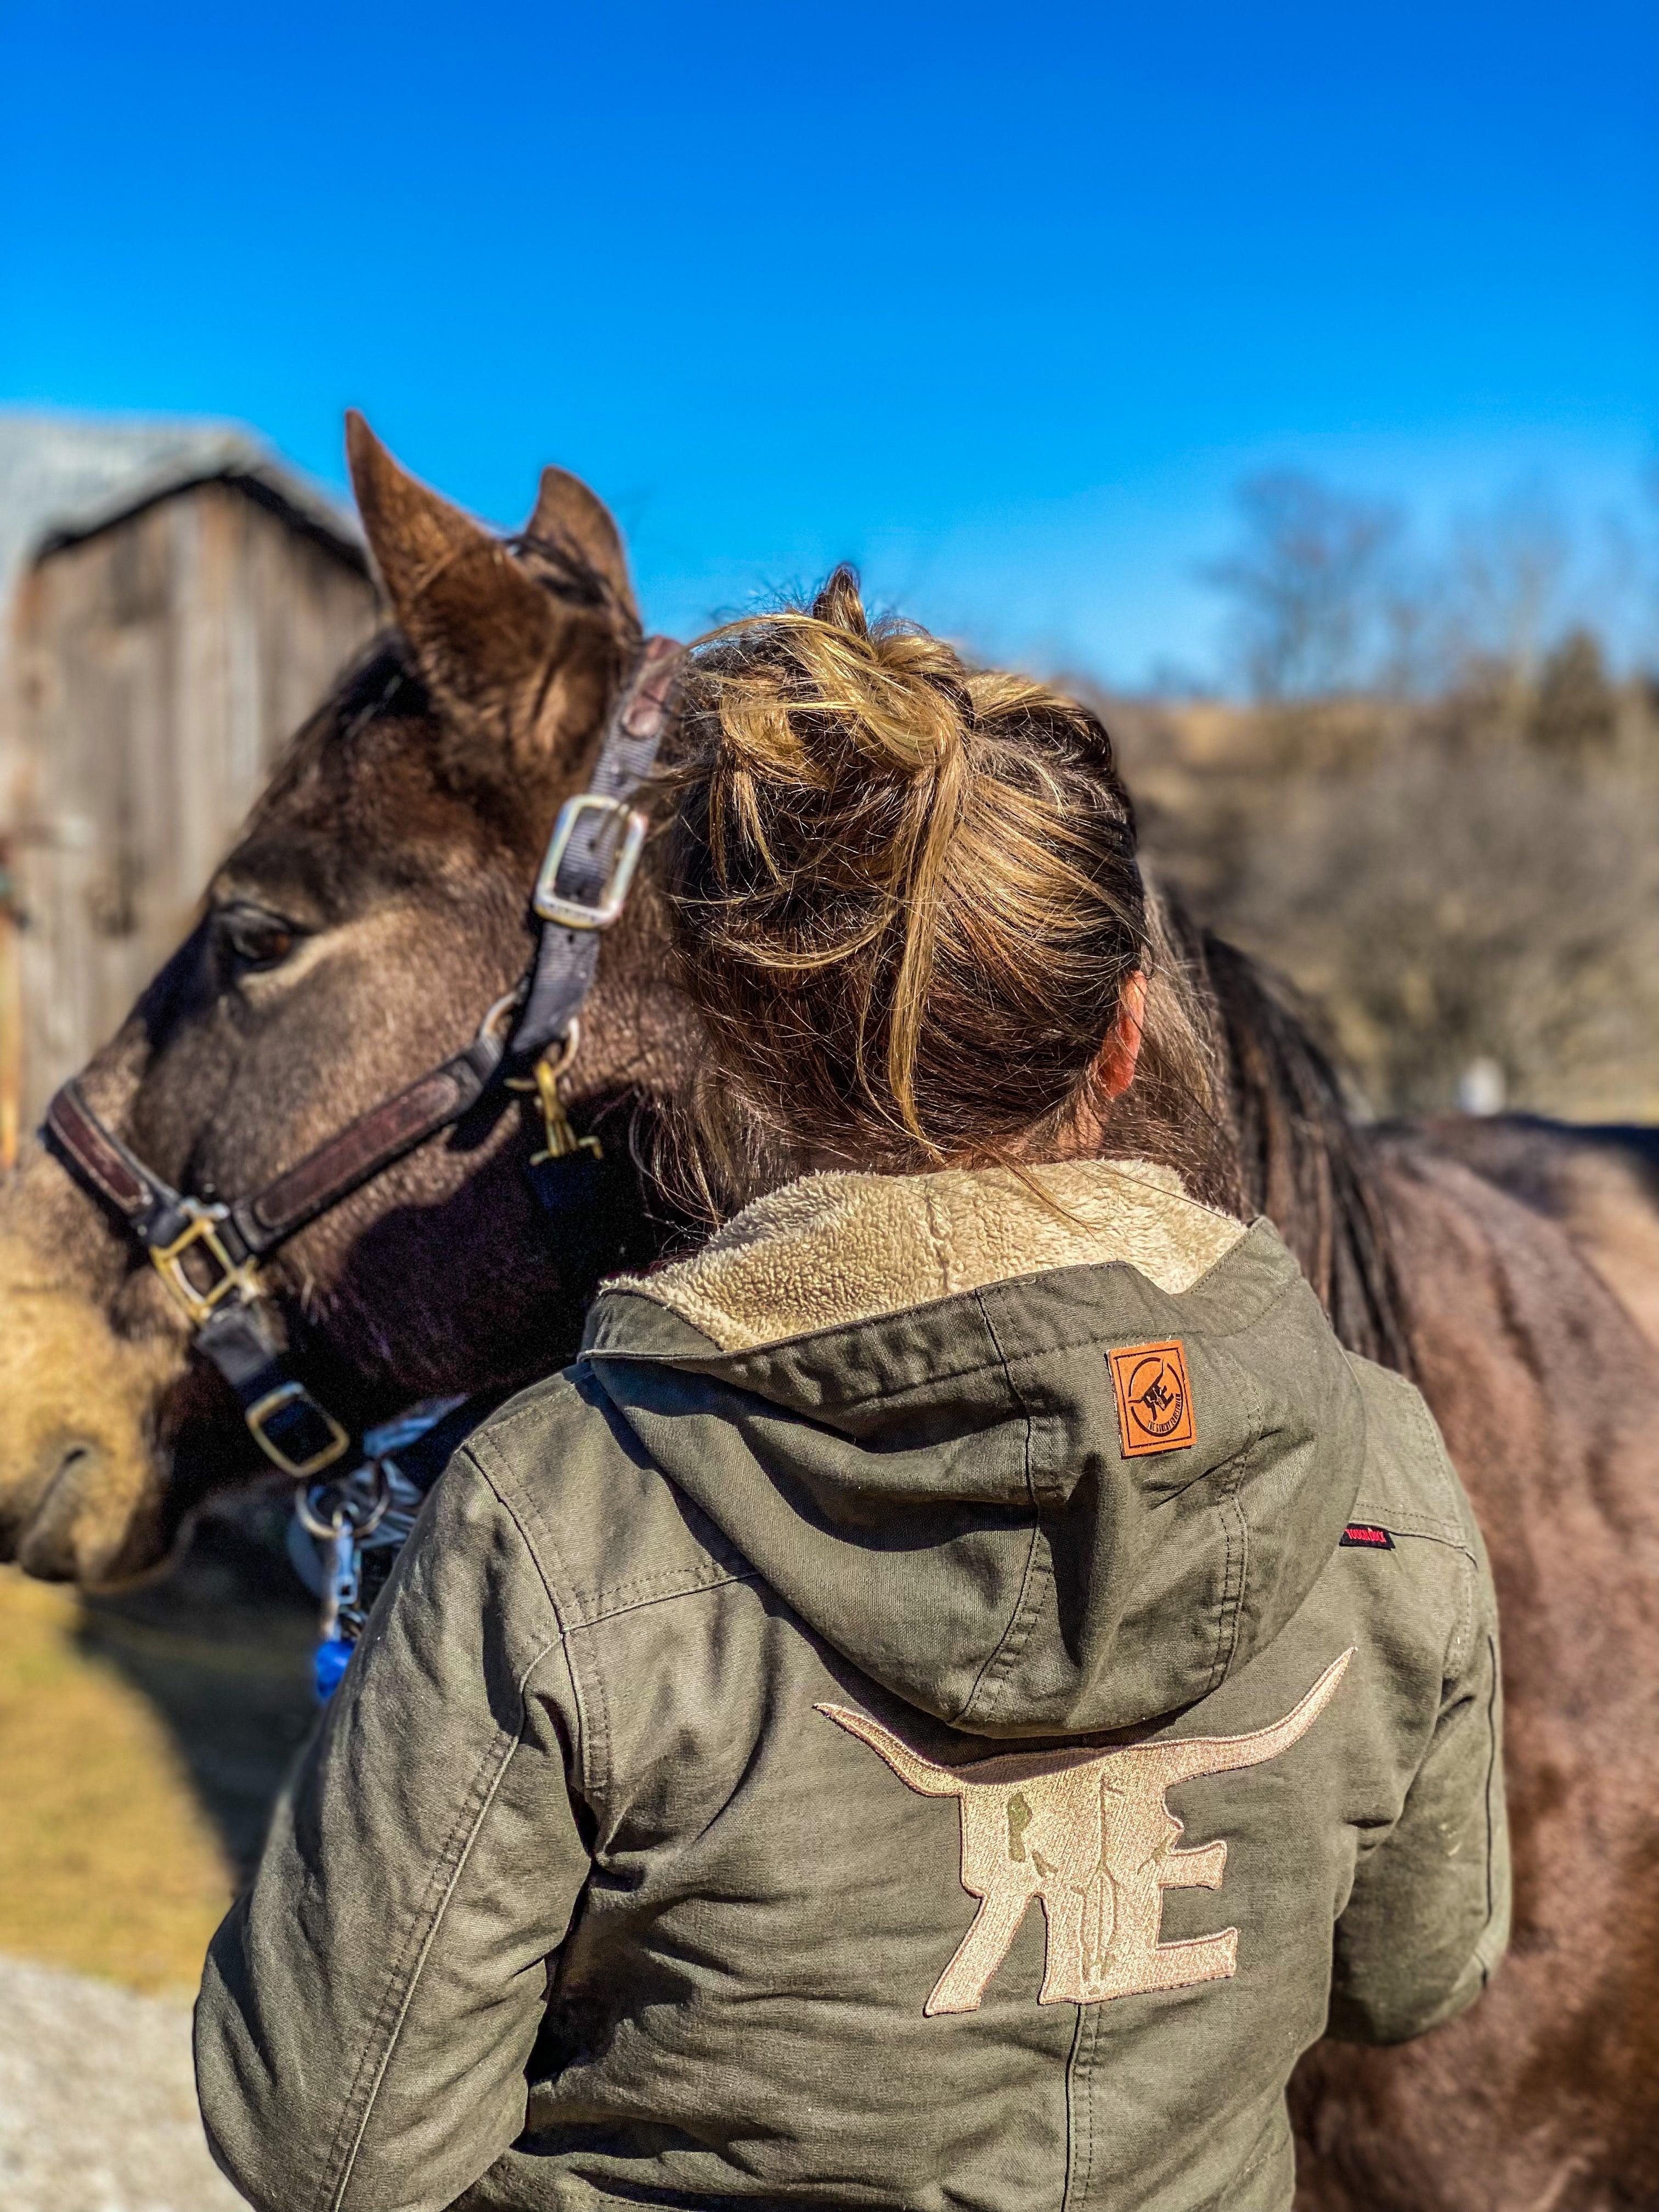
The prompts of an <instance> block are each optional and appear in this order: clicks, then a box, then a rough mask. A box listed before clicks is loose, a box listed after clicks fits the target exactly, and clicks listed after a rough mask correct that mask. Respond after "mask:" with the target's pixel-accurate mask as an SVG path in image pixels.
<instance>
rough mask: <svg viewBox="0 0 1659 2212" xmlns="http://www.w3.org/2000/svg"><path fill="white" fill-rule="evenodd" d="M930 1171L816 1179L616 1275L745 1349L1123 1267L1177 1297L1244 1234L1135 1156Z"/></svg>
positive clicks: (728, 1344)
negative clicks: (992, 1290)
mask: <svg viewBox="0 0 1659 2212" xmlns="http://www.w3.org/2000/svg"><path fill="white" fill-rule="evenodd" d="M1028 1172H1029V1173H1030V1175H1031V1176H1033V1177H1034V1178H1035V1179H1036V1181H1038V1182H1041V1184H1042V1188H1043V1189H1044V1190H1045V1191H1047V1192H1048V1195H1049V1196H1050V1198H1052V1199H1053V1200H1054V1206H1058V1207H1060V1208H1063V1209H1064V1211H1063V1212H1056V1211H1055V1210H1054V1206H1046V1205H1044V1203H1043V1202H1042V1200H1041V1199H1040V1198H1039V1197H1037V1195H1036V1193H1035V1192H1033V1191H1032V1190H1031V1189H1030V1188H1028V1186H1027V1185H1026V1184H1025V1183H1024V1182H1021V1180H1020V1178H1019V1177H1018V1176H1016V1175H1012V1174H1011V1173H1010V1172H1009V1171H1008V1170H1007V1169H1006V1168H985V1169H975V1170H963V1169H947V1170H945V1171H944V1172H943V1173H941V1174H939V1175H920V1176H878V1175H845V1174H835V1175H813V1176H803V1177H802V1178H801V1180H800V1181H799V1182H791V1183H786V1184H785V1185H784V1186H783V1188H781V1190H775V1191H772V1192H770V1193H769V1194H768V1195H767V1196H766V1197H764V1198H763V1199H759V1200H757V1201H756V1203H755V1204H754V1205H753V1206H747V1207H745V1208H744V1212H741V1213H739V1214H738V1215H737V1216H736V1217H735V1218H733V1219H732V1220H731V1221H729V1222H727V1223H726V1226H725V1227H724V1228H723V1229H721V1230H720V1231H718V1232H717V1234H716V1235H714V1237H711V1238H710V1239H709V1241H708V1243H707V1244H705V1245H704V1246H703V1247H702V1250H701V1251H699V1252H696V1253H694V1254H693V1255H692V1256H691V1257H690V1259H689V1260H682V1261H679V1262H678V1264H677V1265H675V1266H673V1267H664V1268H661V1269H659V1271H658V1273H655V1274H653V1275H641V1276H624V1277H623V1278H622V1279H621V1281H620V1282H619V1283H618V1284H617V1288H622V1289H627V1290H630V1291H638V1292H640V1293H641V1294H642V1295H643V1296H644V1297H648V1298H655V1299H657V1300H658V1301H659V1303H660V1304H663V1305H665V1306H670V1307H671V1308H672V1309H673V1310H674V1311H675V1312H676V1313H678V1314H679V1315H681V1316H683V1317H684V1319H685V1320H687V1321H689V1322H690V1323H691V1324H692V1326H693V1328H698V1329H701V1330H702V1333H703V1334H704V1335H705V1336H709V1337H712V1338H713V1339H714V1342H715V1343H716V1344H718V1345H719V1346H720V1349H721V1351H722V1352H749V1351H753V1350H754V1349H755V1348H756V1347H757V1346H760V1345H763V1344H776V1343H778V1342H780V1341H781V1340H782V1339H783V1338H785V1337H789V1336H804V1335H805V1334H809V1333H810V1332H811V1331H812V1330H814V1329H820V1328H838V1327H840V1326H841V1325H842V1323H843V1322H855V1321H870V1320H872V1319H873V1318H874V1317H875V1316H876V1315H878V1314H887V1313H899V1312H902V1311H903V1310H905V1309H906V1308H907V1307H909V1306H919V1305H926V1304H928V1302H929V1301H930V1300H932V1299H933V1298H944V1297H951V1296H952V1295H953V1294H954V1293H955V1292H957V1291H975V1290H979V1289H981V1288H982V1287H983V1286H984V1285H986V1284H987V1283H1000V1282H1006V1281H1007V1280H1008V1279H1010V1278H1011V1277H1012V1276H1015V1275H1036V1274H1041V1273H1044V1272H1045V1271H1046V1270H1048V1269H1049V1268H1052V1267H1089V1266H1098V1265H1100V1264H1101V1263H1103V1262H1104V1261H1114V1260H1121V1261H1127V1262H1128V1264H1129V1265H1130V1266H1131V1267H1138V1268H1139V1270H1140V1272H1141V1273H1142V1274H1143V1275H1146V1276H1147V1277H1148V1278H1149V1279H1151V1280H1152V1282H1154V1283H1156V1284H1157V1285H1158V1288H1159V1289H1160V1290H1163V1291H1170V1292H1175V1293H1178V1292H1180V1291H1185V1290H1188V1289H1189V1288H1190V1287H1191V1285H1193V1284H1194V1283H1195V1282H1196V1281H1197V1280H1198V1279H1199V1277H1200V1275H1203V1274H1206V1273H1207V1272H1208V1271H1209V1269H1210V1268H1212V1267H1213V1266H1214V1265H1215V1263H1216V1261H1218V1260H1219V1259H1220V1258H1221V1257H1222V1255H1224V1254H1225V1253H1226V1252H1230V1251H1231V1249H1232V1248H1233V1246H1234V1245H1235V1244H1236V1243H1237V1242H1238V1241H1239V1239H1240V1238H1241V1237H1243V1235H1244V1228H1243V1224H1242V1223H1240V1222H1237V1221H1235V1220H1233V1219H1232V1218H1231V1217H1230V1216H1228V1215H1226V1214H1225V1213H1217V1212H1212V1209H1211V1208H1210V1207H1208V1206H1200V1205H1199V1204H1198V1203H1197V1201H1196V1200H1194V1199H1190V1198H1188V1195H1187V1194H1186V1192H1185V1191H1184V1190H1183V1189H1182V1185H1181V1178H1180V1177H1179V1176H1177V1175H1176V1173H1175V1171H1174V1170H1173V1169H1170V1168H1165V1167H1156V1166H1154V1165H1152V1163H1151V1162H1149V1161H1146V1160H1066V1161H1064V1162H1060V1163H1059V1164H1051V1165H1048V1166H1044V1167H1037V1168H1033V1169H1030V1170H1028Z"/></svg>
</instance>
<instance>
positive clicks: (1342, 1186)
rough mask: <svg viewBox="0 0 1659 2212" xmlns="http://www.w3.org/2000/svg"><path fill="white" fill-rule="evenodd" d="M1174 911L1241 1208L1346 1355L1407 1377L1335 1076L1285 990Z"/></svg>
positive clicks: (1370, 1178) (1398, 1301) (1380, 1248)
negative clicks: (1272, 1238)
mask: <svg viewBox="0 0 1659 2212" xmlns="http://www.w3.org/2000/svg"><path fill="white" fill-rule="evenodd" d="M1171 907H1172V921H1173V922H1174V926H1175V928H1176V933H1177V935H1178V937H1179V938H1180V939H1181V941H1182V946H1183V950H1184V951H1185V953H1186V956H1187V958H1188V962H1189V963H1190V965H1191V966H1192V968H1193V969H1194V971H1195V973H1196V975H1197V976H1198V979H1199V981H1200V985H1201V987H1202V988H1203V990H1204V993H1205V996H1206V1000H1207V1001H1208V1004H1209V1008H1210V1012H1211V1018H1212V1022H1213V1024H1214V1028H1215V1033H1216V1038H1217V1042H1218V1045H1219V1047H1220V1049H1221V1052H1222V1055H1223V1060H1224V1063H1225V1073H1226V1082H1227V1092H1228V1101H1229V1105H1230V1108H1231V1118H1232V1122H1233V1135H1234V1141H1235V1146H1236V1152H1237V1168H1238V1176H1239V1183H1240V1187H1241V1193H1242V1195H1243V1199H1244V1201H1245V1203H1246V1205H1247V1206H1249V1208H1250V1210H1251V1211H1252V1212H1255V1213H1263V1214H1266V1215H1267V1218H1268V1219H1269V1220H1270V1221H1272V1223H1273V1225H1274V1227H1275V1228H1276V1229H1277V1230H1278V1231H1279V1235H1280V1236H1281V1237H1283V1238H1284V1240H1285V1243H1286V1245H1287V1246H1288V1247H1289V1248H1290V1249H1291V1252H1292V1253H1293V1254H1294V1255H1295V1256H1296V1260H1297V1264H1298V1265H1299V1267H1301V1269H1302V1272H1303V1273H1304V1275H1305V1276H1306V1277H1307V1279H1308V1280H1309V1282H1310V1284H1311V1285H1313V1288H1314V1290H1315V1291H1316V1293H1317V1295H1318V1297H1319V1300H1320V1303H1321V1304H1322V1305H1323V1307H1324V1309H1325V1310H1326V1312H1327V1313H1328V1315H1329V1316H1330V1319H1331V1324H1332V1326H1333V1328H1334V1329H1335V1331H1336V1333H1337V1334H1338V1336H1339V1337H1340V1339H1341V1340H1342V1342H1343V1343H1344V1344H1346V1346H1348V1348H1349V1350H1350V1351H1352V1352H1359V1353H1361V1354H1362V1355H1363V1356H1364V1358H1368V1359H1375V1360H1377V1361H1379V1362H1380V1363H1381V1364H1383V1365H1384V1366H1388V1367H1393V1368H1396V1369H1398V1370H1400V1372H1401V1373H1402V1374H1407V1375H1408V1374H1410V1373H1411V1371H1412V1355H1411V1348H1410V1340H1409V1334H1408V1328H1407V1317H1406V1310H1405V1301H1404V1297H1403V1292H1402V1285H1401V1277H1400V1273H1399V1268H1398V1266H1397V1263H1396V1257H1395V1251H1394V1248H1393V1243H1392V1241H1391V1238H1390V1236H1389V1225H1388V1215H1387V1212H1386V1210H1385V1207H1384V1204H1383V1197H1382V1194H1381V1189H1380V1183H1379V1177H1378V1173H1377V1169H1376V1164H1375V1163H1374V1161H1373V1159H1372V1157H1371V1154H1370V1148H1369V1147H1368V1146H1367V1145H1366V1143H1365V1141H1364V1137H1363V1135H1362V1133H1361V1132H1360V1131H1358V1129H1356V1127H1355V1126H1354V1123H1353V1121H1352V1116H1351V1115H1350V1113H1349V1111H1348V1108H1347V1105H1346V1102H1345V1100H1344V1098H1343V1095H1342V1085H1341V1082H1340V1079H1339V1077H1338V1075H1337V1073H1336V1070H1335V1068H1334V1066H1333V1065H1332V1063H1331V1060H1330V1059H1329V1058H1328V1055H1327V1054H1325V1052H1324V1051H1323V1050H1322V1048H1321V1047H1320V1046H1319V1044H1318V1043H1317V1042H1316V1039H1315V1038H1314V1036H1313V1035H1312V1033H1311V1031H1310V1029H1309V1026H1308V1024H1307V1022H1306V1020H1305V1019H1304V1018H1303V1017H1302V1015H1301V1014H1300V1013H1299V1012H1297V1009H1296V1008H1295V1007H1294V1006H1292V1005H1291V1003H1290V1001H1289V999H1288V995H1287V994H1286V992H1285V988H1284V987H1282V986H1279V985H1276V984H1275V983H1273V982H1272V981H1269V979H1268V977H1267V975H1266V973H1265V972H1264V971H1263V970H1262V969H1261V968H1259V967H1258V966H1257V965H1256V963H1255V962H1254V961H1253V960H1251V959H1250V958H1249V955H1248V954H1246V953H1243V952H1241V951H1239V950H1238V948H1237V946H1236V945H1229V944H1228V943H1227V942H1226V940H1225V939H1224V938H1220V937H1217V936H1216V935H1215V934H1214V933H1212V931H1210V930H1208V929H1206V928H1204V927H1202V926H1201V925H1199V924H1197V923H1195V922H1194V921H1193V920H1192V918H1191V917H1190V916H1189V915H1185V914H1184V913H1182V912H1181V911H1180V910H1179V908H1176V907H1175V906H1174V902H1171Z"/></svg>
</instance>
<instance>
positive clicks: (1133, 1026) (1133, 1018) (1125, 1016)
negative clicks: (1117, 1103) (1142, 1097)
mask: <svg viewBox="0 0 1659 2212" xmlns="http://www.w3.org/2000/svg"><path fill="white" fill-rule="evenodd" d="M1145 1027H1146V970H1145V969H1143V968H1137V969H1135V972H1134V974H1133V975H1131V976H1130V977H1129V978H1128V979H1127V981H1126V982H1125V984H1124V986H1123V990H1122V993H1121V996H1120V997H1119V1000H1118V1002H1117V1019H1116V1020H1115V1022H1114V1023H1113V1024H1112V1026H1111V1029H1110V1031H1109V1034H1108V1036H1107V1038H1106V1042H1105V1043H1104V1044H1103V1045H1102V1047H1101V1048H1100V1050H1099V1051H1098V1052H1097V1054H1096V1055H1095V1065H1094V1083H1095V1089H1096V1091H1097V1092H1098V1093H1099V1095H1100V1097H1102V1098H1103V1099H1111V1098H1121V1097H1122V1096H1123V1094H1124V1092H1125V1091H1127V1089H1128V1087H1129V1085H1131V1084H1132V1083H1133V1081H1134V1079H1135V1069H1136V1068H1137V1067H1138V1066H1139V1063H1140V1036H1141V1031H1142V1030H1143V1029H1144V1028H1145Z"/></svg>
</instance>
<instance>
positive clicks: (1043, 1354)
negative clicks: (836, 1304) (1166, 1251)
mask: <svg viewBox="0 0 1659 2212" xmlns="http://www.w3.org/2000/svg"><path fill="white" fill-rule="evenodd" d="M1104 1264H1105V1265H1107V1266H1110V1267H1127V1265H1128V1262H1127V1261H1121V1260H1114V1261H1107V1262H1105V1263H1104ZM1053 1272H1054V1273H1059V1272H1060V1270H1058V1269H1056V1270H1054V1271H1053ZM1022 1279H1024V1278H1020V1277H1011V1278H1010V1280H1012V1281H1019V1280H1022ZM1004 1287H1005V1285H1003V1284H1000V1283H993V1284H987V1285H986V1288H987V1290H1001V1289H1003V1288H1004ZM1305 1287H1306V1285H1304V1283H1303V1282H1302V1280H1301V1279H1300V1277H1298V1278H1297V1280H1296V1281H1295V1282H1293V1283H1283V1284H1281V1285H1279V1289H1278V1290H1277V1291H1274V1293H1273V1296H1272V1297H1269V1298H1268V1299H1267V1300H1266V1301H1265V1302H1264V1303H1263V1304H1261V1306H1260V1307H1258V1308H1256V1309H1255V1310H1254V1311H1252V1312H1250V1313H1248V1314H1246V1315H1245V1316H1244V1317H1243V1319H1242V1320H1240V1321H1237V1322H1233V1323H1231V1325H1226V1326H1218V1325H1216V1324H1215V1323H1213V1322H1209V1321H1205V1322H1202V1323H1201V1324H1199V1323H1195V1322H1191V1321H1188V1322H1186V1323H1185V1324H1184V1326H1185V1327H1187V1328H1189V1329H1193V1330H1194V1334H1202V1335H1203V1336H1205V1337H1211V1338H1214V1339H1216V1340H1218V1341H1225V1340H1227V1339H1228V1338H1231V1337H1235V1336H1242V1335H1243V1334H1244V1332H1245V1331H1246V1330H1247V1329H1249V1328H1254V1327H1255V1324H1256V1323H1257V1322H1260V1321H1264V1320H1265V1319H1266V1318H1267V1316H1268V1315H1269V1314H1270V1313H1271V1312H1272V1311H1273V1308H1274V1307H1275V1306H1277V1305H1278V1304H1280V1303H1281V1301H1282V1300H1284V1299H1285V1298H1286V1297H1291V1296H1293V1295H1297V1294H1298V1293H1299V1292H1300V1291H1302V1290H1304V1288H1305ZM639 1295H640V1293H639V1292H637V1291H626V1292H624V1291H607V1292H606V1297H638V1296H639ZM954 1295H956V1296H957V1297H965V1296H968V1295H969V1293H967V1292H963V1291H957V1292H956V1293H955V1294H954ZM971 1295H972V1297H974V1299H975V1303H976V1304H978V1305H979V1307H980V1310H981V1313H982V1312H983V1311H984V1310H985V1308H984V1303H983V1293H982V1292H981V1291H974V1292H973V1293H972V1294H971ZM646 1304H647V1305H650V1306H652V1307H653V1308H657V1309H658V1310H660V1307H661V1302H660V1301H659V1300H658V1299H655V1298H647V1300H646ZM929 1304H945V1301H944V1300H943V1299H933V1300H930V1301H929ZM925 1310H926V1309H925V1308H924V1307H920V1306H916V1307H902V1308H900V1309H899V1311H900V1312H902V1313H920V1312H923V1311H925ZM879 1318H881V1319H883V1320H886V1321H891V1320H893V1319H895V1318H896V1316H895V1315H892V1314H887V1315H883V1316H879ZM1181 1325H1182V1324H1179V1323H1177V1324H1176V1326H1181ZM869 1326H870V1324H869V1323H868V1322H843V1323H841V1324H840V1325H839V1326H838V1327H837V1328H834V1329H820V1330H817V1331H816V1332H814V1334H817V1335H819V1336H834V1335H837V1334H842V1331H844V1330H846V1329H850V1328H867V1327H869ZM1118 1341H1119V1339H1118V1337H1117V1335H1116V1334H1115V1333H1114V1334H1103V1332H1102V1330H1101V1329H1100V1328H1099V1327H1098V1326H1096V1327H1094V1328H1091V1329H1089V1330H1087V1331H1085V1333H1084V1334H1081V1335H1079V1336H1076V1337H1071V1336H1053V1337H1050V1338H1048V1339H1047V1340H1045V1342H1044V1343H1042V1345H1041V1346H1037V1347H1036V1348H1035V1349H1034V1350H1032V1351H1030V1352H1015V1353H1013V1354H1012V1357H1010V1358H1004V1356H1003V1354H1002V1352H1000V1350H999V1351H997V1352H996V1353H995V1355H994V1357H993V1358H989V1359H974V1360H969V1361H965V1362H964V1363H963V1365H962V1366H960V1367H930V1368H929V1370H928V1373H927V1380H926V1381H925V1382H921V1383H910V1384H908V1385H907V1386H906V1387H905V1388H904V1389H894V1388H893V1387H892V1386H891V1384H890V1383H877V1384H876V1385H875V1386H874V1387H873V1388H872V1389H870V1390H868V1391H866V1393H865V1394H864V1395H862V1396H860V1397H857V1398H852V1397H848V1398H842V1397H839V1396H838V1398H837V1401H836V1402H837V1403H838V1404H840V1405H842V1406H843V1407H847V1408H848V1409H849V1410H850V1409H852V1408H854V1407H859V1406H869V1405H875V1404H885V1405H894V1406H902V1405H903V1404H904V1402H905V1401H906V1400H907V1399H909V1398H913V1397H916V1396H919V1395H921V1394H922V1393H924V1392H929V1391H933V1390H934V1389H937V1388H938V1387H939V1384H940V1383H956V1382H962V1381H965V1380H966V1379H967V1378H968V1377H969V1376H973V1375H983V1374H986V1373H987V1372H989V1370H992V1369H993V1368H996V1367H1000V1368H1001V1370H1002V1371H1003V1373H1004V1374H1005V1375H1006V1376H1010V1378H1011V1379H1012V1370H1013V1369H1014V1368H1016V1367H1023V1366H1024V1365H1026V1364H1028V1363H1029V1362H1030V1361H1033V1360H1039V1359H1048V1358H1053V1356H1054V1353H1056V1352H1085V1351H1094V1350H1098V1349H1099V1348H1101V1347H1102V1346H1106V1345H1111V1344H1115V1343H1117V1342H1118ZM810 1342H811V1335H808V1336H802V1337H781V1338H780V1339H779V1340H778V1343H777V1344H776V1345H751V1346H748V1347H747V1348H746V1349H745V1350H744V1351H743V1352H731V1353H726V1354H724V1355H720V1356H723V1357H725V1358H750V1357H752V1356H753V1355H754V1354H756V1353H757V1352H778V1351H781V1348H782V1346H784V1345H786V1344H807V1343H810ZM582 1357H583V1358H584V1359H587V1360H591V1361H592V1362H593V1363H594V1364H598V1363H599V1362H600V1361H602V1360H605V1359H614V1360H618V1361H621V1362H623V1363H628V1362H630V1361H631V1362H633V1363H635V1364H638V1365H642V1366H649V1367H665V1368H669V1369H678V1370H683V1371H685V1372H690V1373H692V1374H696V1373H699V1372H701V1371H702V1370H701V1366H700V1364H694V1363H693V1362H692V1361H691V1360H690V1359H685V1358H680V1357H678V1356H677V1355H676V1354H674V1353H672V1352H630V1351H622V1352H615V1351H607V1350H605V1349H604V1348H603V1347H601V1346H597V1345H595V1346H589V1348H588V1349H587V1351H586V1352H584V1353H583V1354H582ZM713 1379H714V1381H716V1382H718V1383H724V1384H725V1386H726V1388H727V1389H733V1390H745V1391H747V1390H750V1389H751V1388H752V1386H751V1385H750V1384H749V1383H741V1382H734V1381H732V1379H731V1378H730V1377H728V1376H723V1375H720V1376H714V1378H713Z"/></svg>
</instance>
